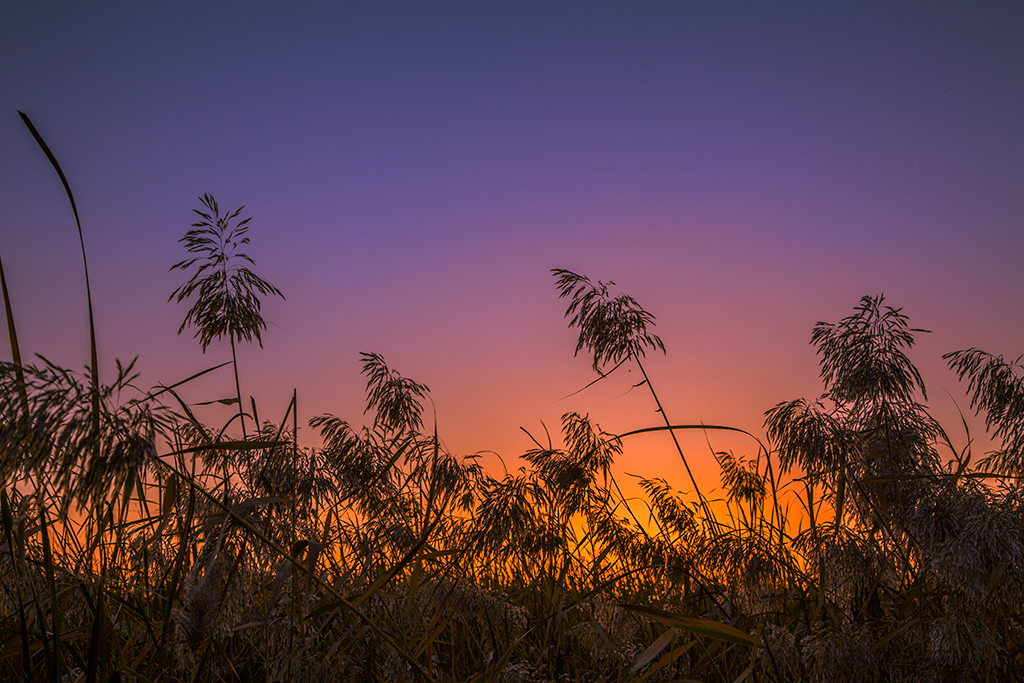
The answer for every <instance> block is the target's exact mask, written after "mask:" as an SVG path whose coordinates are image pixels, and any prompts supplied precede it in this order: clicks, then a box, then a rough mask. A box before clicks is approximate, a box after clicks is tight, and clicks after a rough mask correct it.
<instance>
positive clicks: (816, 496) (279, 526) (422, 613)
mask: <svg viewBox="0 0 1024 683" xmlns="http://www.w3.org/2000/svg"><path fill="white" fill-rule="evenodd" d="M22 118H23V120H24V123H25V124H26V127H27V128H28V130H29V132H30V133H31V134H32V135H33V136H34V137H35V139H36V141H37V142H38V144H39V146H40V149H41V151H42V153H44V154H45V155H46V156H47V158H48V159H49V160H50V162H51V164H52V165H53V167H54V169H55V170H56V171H57V173H58V175H59V176H60V178H61V180H62V182H63V184H64V187H65V189H66V191H67V198H68V199H69V200H70V203H71V206H72V209H73V212H74V214H75V219H76V221H77V219H78V215H77V209H76V208H75V204H74V199H73V196H72V192H71V188H70V185H69V183H68V182H67V180H66V179H65V177H64V174H63V173H62V172H61V170H60V166H59V164H58V162H57V160H56V158H55V156H54V155H53V154H52V153H51V151H50V150H49V149H48V147H47V146H46V143H45V142H44V141H43V138H42V136H41V135H40V134H39V133H38V132H37V131H36V129H35V128H34V127H33V126H32V124H31V121H29V119H28V117H26V116H25V115H24V114H22ZM58 199H59V198H58ZM200 202H201V208H200V209H198V210H196V211H195V218H196V223H194V224H193V225H192V227H191V229H189V230H188V231H187V232H186V233H185V235H184V237H183V238H182V240H181V242H182V244H183V246H184V250H185V254H186V257H185V259H184V260H182V261H180V262H178V263H175V264H174V265H173V266H171V267H172V269H173V270H176V271H181V274H182V279H183V281H184V283H183V284H182V286H181V287H180V288H179V289H177V290H176V291H175V292H173V293H172V294H171V299H173V300H175V301H178V302H184V303H187V304H188V305H189V306H191V308H190V309H189V311H188V313H187V315H186V317H185V319H184V321H183V323H182V333H185V332H188V333H190V334H195V336H196V338H197V339H198V341H199V343H200V344H201V345H202V346H203V348H205V347H206V346H207V345H208V344H210V343H211V342H213V341H214V340H223V339H224V338H227V340H228V341H229V342H230V345H231V349H232V362H231V363H230V364H231V366H232V370H233V372H234V375H233V378H234V386H233V388H234V396H233V398H231V399H222V400H220V401H219V402H220V403H223V404H226V405H228V406H230V408H231V410H232V413H233V414H232V416H231V417H230V419H227V420H226V421H225V422H224V423H223V424H206V423H204V422H202V421H201V420H200V419H198V417H197V416H196V412H195V411H194V408H195V404H192V405H190V404H188V403H186V402H185V401H184V400H182V399H181V397H180V395H179V392H178V389H179V388H180V387H181V386H182V385H185V384H187V383H188V382H190V381H194V380H195V379H196V377H193V378H187V379H184V380H182V381H180V382H178V383H177V384H173V385H161V386H157V387H154V388H140V387H137V386H136V384H135V380H136V375H135V374H134V372H133V368H132V364H131V363H126V364H124V365H121V364H118V366H117V368H116V372H113V373H111V372H110V371H109V369H108V371H107V374H108V375H111V374H112V375H115V377H114V379H113V381H111V382H110V383H109V384H108V383H104V382H101V381H100V378H99V377H98V373H97V372H96V368H97V360H96V347H95V337H96V331H95V330H93V329H91V330H90V335H91V339H92V340H93V341H92V355H91V361H90V364H89V366H88V368H87V370H86V371H85V372H84V373H79V372H74V371H71V370H69V369H67V368H66V367H63V366H61V365H58V364H56V363H53V362H50V361H48V360H46V359H43V358H36V359H26V358H23V357H22V355H21V352H20V349H19V347H18V342H17V326H16V325H15V320H16V318H17V313H18V301H11V300H10V299H9V297H8V292H7V283H6V281H3V277H2V275H3V273H2V264H0V281H2V282H0V284H2V286H3V297H4V302H5V306H6V309H5V310H6V320H7V330H8V333H9V338H10V348H11V356H12V362H3V363H0V384H2V387H0V416H2V419H0V477H2V482H0V483H2V486H0V512H2V528H0V680H3V681H49V682H52V683H62V682H65V681H68V682H70V681H88V682H90V683H91V682H92V681H102V682H107V681H121V682H128V681H153V682H156V681H167V682H174V683H177V682H182V683H185V682H190V681H196V682H199V681H201V682H204V683H205V682H214V681H317V682H318V683H320V682H322V683H328V682H333V681H432V682H438V683H440V682H445V683H455V682H461V681H465V682H470V681H472V682H479V683H482V682H485V681H487V682H499V683H513V682H515V683H542V682H543V683H548V682H551V683H554V682H560V681H594V682H597V681H609V682H611V681H615V682H625V681H636V682H637V683H639V682H640V681H652V682H653V681H705V682H708V683H711V682H715V683H726V682H728V683H733V682H735V683H740V682H742V681H774V682H779V683H781V682H787V681H811V682H815V683H818V682H820V683H829V682H837V683H842V682H846V681H849V682H850V683H862V682H869V681H870V682H874V681H879V682H881V681H891V682H893V683H896V682H902V681H907V682H911V681H924V682H935V683H939V682H944V681H950V682H952V681H1018V680H1024V652H1022V646H1024V623H1022V614H1024V609H1022V605H1024V586H1022V578H1024V574H1022V570H1024V488H1022V486H1021V483H1020V482H1021V476H1022V475H1024V382H1022V379H1021V372H1022V370H1024V367H1022V366H1021V363H1020V359H1019V358H1018V359H1016V360H1013V361H1008V360H1005V359H1003V358H1002V357H998V356H993V355H990V354H988V353H986V352H984V351H981V350H978V349H968V350H962V351H955V352H952V353H949V354H947V355H946V356H945V359H946V361H947V362H948V364H949V366H950V367H951V368H952V369H953V370H955V371H956V373H958V374H959V376H960V378H961V380H962V381H963V383H964V384H965V387H966V390H967V392H968V395H969V397H970V402H971V408H972V409H974V410H976V411H977V412H978V413H979V415H981V416H982V418H983V419H984V421H985V424H986V427H987V428H988V430H989V432H990V434H991V435H992V437H993V438H994V440H995V444H996V446H995V448H996V450H994V451H992V452H989V453H984V454H978V453H972V450H971V444H970V441H969V439H968V440H967V441H965V442H964V443H955V442H954V441H953V440H952V439H951V438H950V437H949V436H948V435H947V431H946V430H945V429H944V428H943V426H942V425H940V424H939V423H938V422H937V421H936V420H935V419H934V418H933V417H932V416H931V415H930V414H929V411H928V407H927V404H926V403H925V401H926V399H927V394H926V389H925V385H924V381H923V380H922V377H921V375H920V374H919V372H918V370H917V369H916V367H915V366H914V365H913V363H912V362H911V360H910V358H909V355H908V353H909V352H910V350H911V348H912V346H913V344H914V340H915V334H918V333H920V332H921V330H916V329H914V328H912V327H911V326H910V319H909V317H908V316H907V315H906V314H905V313H904V312H903V311H902V310H901V309H899V308H894V307H891V306H890V305H888V304H887V302H886V301H885V300H884V298H883V297H882V296H865V297H864V298H863V299H861V300H860V301H859V302H851V303H853V304H854V306H853V308H852V310H850V311H839V312H837V316H836V317H837V320H838V322H818V323H817V324H815V325H813V326H812V325H809V327H810V328H811V335H810V341H811V344H812V345H813V347H814V349H815V350H816V352H817V354H818V357H819V360H820V366H821V380H822V390H821V395H820V396H817V397H808V398H798V399H796V400H787V401H784V402H780V403H778V404H777V405H775V406H774V407H773V408H771V409H770V410H768V411H767V413H766V414H765V421H764V424H763V425H753V426H751V425H747V426H746V427H745V429H746V430H749V431H744V429H741V428H740V427H735V426H729V425H721V426H714V425H686V424H676V423H673V422H672V421H671V420H670V419H669V415H670V414H671V406H664V405H662V403H661V399H660V397H659V395H658V393H657V387H658V378H657V377H650V376H648V375H647V371H646V369H645V366H644V360H645V358H646V357H647V354H653V353H659V352H662V351H664V349H665V345H664V343H663V341H662V340H661V339H660V338H659V337H658V336H657V334H656V333H655V318H654V316H653V315H652V314H650V313H648V312H647V311H646V310H644V309H643V308H642V307H641V306H640V304H639V303H638V302H637V301H635V300H634V299H633V298H631V297H629V296H628V295H625V294H615V293H613V292H612V291H611V290H610V289H609V286H608V283H604V282H601V281H596V280H590V279H588V278H587V277H584V276H582V275H579V274H576V273H573V272H570V271H567V270H554V271H552V275H553V284H554V285H555V286H554V289H553V291H552V296H553V297H554V296H558V297H561V299H562V301H563V302H564V304H565V307H566V310H565V319H566V322H567V324H568V325H569V326H570V327H571V328H572V329H573V330H575V331H577V332H578V334H579V337H578V344H577V347H576V349H575V351H576V353H578V354H581V355H586V356H587V357H588V358H590V359H591V360H592V363H593V369H594V371H595V373H596V374H595V378H596V379H595V381H600V379H601V378H602V377H603V376H604V375H606V374H608V373H610V372H614V371H615V369H616V368H618V367H619V366H621V365H629V366H630V367H632V368H633V369H635V370H637V371H638V372H639V373H640V376H642V377H643V382H642V384H641V385H640V387H639V389H640V390H642V391H647V392H650V395H651V398H652V399H653V401H654V402H655V404H656V405H657V408H658V415H659V419H662V418H663V419H662V421H661V422H659V423H656V424H651V425H649V426H648V427H647V428H646V429H643V430H638V431H637V432H631V433H629V434H618V435H615V434H608V433H605V432H604V431H602V430H601V429H600V427H599V426H598V425H596V424H595V423H594V422H593V421H592V420H591V419H590V418H589V417H588V416H587V415H584V414H577V413H567V414H566V415H564V416H563V418H562V423H561V434H560V435H553V436H552V437H549V438H548V437H546V438H545V439H538V440H537V441H536V442H535V444H534V445H535V448H533V449H531V450H529V451H528V452H526V453H523V454H522V455H521V461H520V462H517V463H514V464H511V463H510V466H509V468H508V471H507V472H504V473H498V472H493V471H488V470H485V469H484V468H483V467H482V466H481V464H480V463H479V458H478V457H475V456H468V457H460V456H457V455H454V454H452V453H449V452H447V451H446V450H445V448H444V447H443V446H442V445H441V444H442V441H441V439H440V438H439V434H440V433H441V432H442V431H443V429H444V425H443V424H441V425H439V424H435V423H434V422H433V421H432V418H431V417H430V416H431V415H432V412H430V411H429V410H428V411H425V410H424V408H425V406H428V405H429V401H430V398H429V389H428V388H427V386H426V385H425V384H421V383H420V382H418V381H414V380H413V379H410V378H407V377H404V376H402V375H400V374H399V373H397V372H396V371H395V370H394V369H393V367H392V366H391V365H389V364H388V361H387V360H386V359H385V358H383V357H382V356H380V355H378V354H375V353H364V354H362V356H361V363H362V369H363V375H364V378H365V381H366V406H367V415H368V418H367V420H368V426H366V427H357V426H353V424H351V423H350V422H348V421H347V420H346V419H344V418H343V417H336V416H334V415H328V414H325V415H320V416H318V417H315V418H313V419H312V420H310V421H309V426H310V427H311V428H312V429H314V430H315V431H316V432H317V433H318V434H319V436H320V442H321V443H322V446H318V447H308V446H300V445H299V444H298V441H297V439H296V434H297V432H298V428H299V424H298V420H297V418H296V411H295V405H296V399H297V397H295V396H293V398H292V402H291V403H290V405H289V408H288V410H287V411H286V413H285V414H284V415H283V416H267V415H262V414H260V413H259V410H258V406H257V405H256V403H255V402H254V401H252V400H251V399H249V398H247V397H245V396H243V395H242V393H241V391H240V390H239V382H238V373H239V372H240V371H241V372H243V373H244V372H245V371H246V368H245V367H242V368H239V367H238V364H237V362H234V360H235V347H236V345H237V344H240V343H251V342H253V341H255V342H257V343H260V342H261V339H260V333H261V331H263V330H264V329H265V323H264V321H263V318H262V316H261V314H260V306H261V301H262V300H265V299H266V298H267V297H277V296H283V295H282V293H281V292H280V291H279V290H277V288H276V287H274V286H273V285H272V284H270V283H269V282H267V281H266V280H264V279H262V278H260V277H259V276H258V275H256V274H255V272H254V271H253V270H252V269H251V268H255V264H254V263H253V262H252V260H251V259H250V258H249V257H248V256H247V255H246V254H245V253H244V247H245V245H246V244H247V243H248V235H247V230H248V219H247V218H244V217H242V216H241V215H240V213H239V211H240V210H236V211H222V209H221V207H220V206H218V204H217V202H216V200H215V199H214V197H213V196H211V195H204V196H203V197H201V198H200ZM78 230H79V236H80V238H81V239H82V245H83V250H82V253H83V265H84V266H85V268H86V288H87V290H88V264H87V263H86V262H85V248H84V245H85V240H84V237H85V236H84V235H83V234H82V231H81V226H80V225H79V226H78ZM4 255H6V254H4ZM169 261H173V259H169ZM87 295H90V294H89V292H88V291H87ZM90 296H91V295H90ZM89 307H90V316H89V320H90V327H91V326H92V311H91V299H90V303H89ZM844 314H845V316H844ZM552 324H556V321H552ZM566 351H567V353H568V349H567V350H566ZM213 369H216V368H211V370H213ZM207 372H209V371H207ZM201 374H205V373H201ZM296 379H297V380H300V379H301V378H296ZM297 384H298V385H300V386H301V382H300V381H297ZM782 398H786V397H782ZM268 417H272V418H273V419H268ZM356 417H358V416H356ZM956 427H957V432H958V433H959V432H960V431H961V430H962V429H964V428H966V421H965V422H964V423H963V424H962V425H960V424H958V425H956ZM683 430H706V431H709V432H710V431H716V430H718V431H722V430H724V431H732V432H741V433H744V434H747V435H748V436H749V439H750V440H749V443H750V444H751V447H750V449H749V450H748V451H747V452H743V453H733V452H723V453H717V454H715V457H716V458H717V460H718V463H719V465H720V467H721V481H722V483H723V487H724V493H722V500H712V499H711V498H709V492H707V491H702V490H701V488H700V487H699V486H698V483H697V481H696V479H695V478H694V477H693V475H692V474H691V473H690V465H689V463H688V462H687V456H686V455H685V454H684V452H683V449H682V448H679V444H678V442H676V443H675V448H676V449H677V450H678V455H679V457H680V458H681V459H682V462H683V464H684V465H685V471H686V472H687V473H688V477H687V478H686V479H685V480H682V481H673V482H668V481H664V480H662V479H643V480H641V481H640V487H641V489H642V491H643V493H644V498H643V500H642V501H637V500H631V501H630V502H629V504H627V500H626V496H625V495H624V494H623V492H622V489H621V488H620V485H619V482H617V481H616V478H615V476H614V474H613V469H612V465H613V463H614V462H615V459H616V458H617V457H618V456H619V455H621V453H622V449H623V440H625V439H628V438H630V437H631V436H632V435H633V434H636V433H639V432H647V431H655V432H659V434H658V436H659V438H664V439H665V440H666V442H673V441H675V439H676V438H677V434H678V433H679V432H680V431H683ZM762 432H763V433H765V434H766V438H765V439H758V438H757V436H755V433H762ZM704 457H709V456H704Z"/></svg>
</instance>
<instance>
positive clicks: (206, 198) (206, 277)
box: [167, 194, 284, 436]
mask: <svg viewBox="0 0 1024 683" xmlns="http://www.w3.org/2000/svg"><path fill="white" fill-rule="evenodd" d="M199 200H200V201H201V202H202V203H203V206H204V207H205V208H206V211H203V210H200V209H193V213H195V214H196V215H197V216H199V218H200V219H202V220H199V221H197V222H195V223H193V224H192V229H191V230H189V231H188V232H186V233H185V236H184V237H182V238H181V239H180V240H178V241H179V242H182V243H183V244H184V245H185V250H186V251H188V253H190V254H197V256H193V257H191V258H187V259H184V260H182V261H179V262H178V263H175V264H174V265H173V266H171V270H183V271H187V270H189V269H190V268H192V267H193V266H194V265H196V264H197V263H198V267H197V268H196V270H195V272H194V273H192V276H191V277H190V278H189V279H188V281H187V282H186V283H185V284H183V285H181V286H180V287H178V288H177V289H176V290H174V291H173V292H172V293H171V296H170V297H169V298H168V299H167V300H168V301H171V300H176V301H177V302H179V303H180V302H182V301H184V300H186V299H189V298H191V297H192V296H193V295H196V300H195V303H193V304H192V308H190V309H189V310H188V313H186V314H185V319H184V321H182V323H181V327H180V328H178V334H181V333H182V332H183V331H184V330H185V328H186V327H188V326H189V325H192V326H195V328H196V333H195V337H197V338H198V339H199V343H200V345H202V348H203V352H204V353H205V352H206V347H207V346H209V345H210V343H211V342H213V340H214V339H220V338H222V337H227V338H228V340H229V341H230V342H231V360H232V363H233V364H234V369H235V392H236V394H237V400H238V419H239V421H240V422H241V426H242V434H243V436H244V435H245V413H244V410H243V409H242V391H241V388H240V386H239V383H238V357H237V354H236V353H235V341H236V340H238V341H245V342H251V341H252V340H253V338H255V339H256V342H257V343H258V344H259V345H260V346H261V347H262V346H263V340H262V338H261V336H260V334H261V332H262V331H263V330H265V329H267V323H266V322H265V321H264V320H263V315H262V313H261V302H260V297H261V296H269V295H275V296H279V297H281V298H282V299H283V298H284V295H283V294H282V293H281V291H280V290H279V289H278V288H277V287H275V286H274V285H272V284H270V283H269V282H267V281H266V280H264V279H263V278H261V277H259V276H258V275H256V274H255V273H253V272H252V271H251V270H249V268H248V267H247V266H246V265H245V263H249V264H253V265H255V262H254V261H253V260H252V258H250V257H249V255H248V254H246V253H245V252H243V251H240V247H244V246H245V245H247V244H249V238H248V237H247V236H246V233H247V232H248V231H249V221H250V220H251V218H243V219H242V220H240V221H238V222H237V223H235V224H234V225H232V221H234V220H235V219H236V218H238V216H239V214H240V213H241V212H242V209H243V208H245V207H239V208H237V209H235V210H234V211H232V212H230V213H228V214H226V215H224V216H221V215H220V209H219V207H218V206H217V200H216V199H214V198H213V196H212V195H209V194H204V195H203V196H202V197H200V198H199Z"/></svg>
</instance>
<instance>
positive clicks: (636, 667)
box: [629, 627, 679, 676]
mask: <svg viewBox="0 0 1024 683" xmlns="http://www.w3.org/2000/svg"><path fill="white" fill-rule="evenodd" d="M678 632H679V630H678V629H677V628H675V627H672V628H669V630H667V631H665V632H664V633H662V634H661V637H659V638H658V639H657V640H655V641H654V642H653V643H651V646H650V647H648V648H647V649H646V650H644V652H643V654H641V655H640V656H639V657H638V658H637V660H636V661H635V662H634V663H633V668H631V669H630V670H629V675H630V676H632V675H633V674H635V673H636V672H637V671H640V669H642V668H644V667H645V666H647V665H648V664H650V663H651V662H652V661H653V660H654V658H655V657H657V656H658V655H659V654H661V651H662V650H664V649H665V648H666V647H668V646H669V644H670V643H671V642H672V639H673V638H675V637H676V634H677V633H678Z"/></svg>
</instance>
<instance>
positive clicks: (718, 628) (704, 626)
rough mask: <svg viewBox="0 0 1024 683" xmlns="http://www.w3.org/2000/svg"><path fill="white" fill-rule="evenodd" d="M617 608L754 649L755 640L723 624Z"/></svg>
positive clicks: (640, 608)
mask: <svg viewBox="0 0 1024 683" xmlns="http://www.w3.org/2000/svg"><path fill="white" fill-rule="evenodd" d="M619 607H622V608H623V609H626V610H629V611H630V612H635V613H637V614H640V615H643V616H645V617H647V618H648V619H653V620H654V621H657V622H658V623H659V624H665V625H666V626H675V627H676V628H680V629H683V630H684V631H690V632H692V633H697V634H699V635H702V636H707V637H709V638H714V639H715V640H725V641H728V642H730V643H737V644H739V645H747V646H749V647H755V646H756V645H757V640H755V639H754V638H752V637H751V636H749V635H747V634H746V633H744V632H743V631H741V630H739V629H738V628H735V627H733V626H729V625H728V624H723V623H721V622H719V621H712V620H710V619H698V618H696V617H684V616H681V615H678V614H673V613H671V612H666V611H664V610H660V609H655V608H653V607H643V606H641V605H627V604H625V603H619Z"/></svg>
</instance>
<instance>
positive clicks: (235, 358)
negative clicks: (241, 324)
mask: <svg viewBox="0 0 1024 683" xmlns="http://www.w3.org/2000/svg"><path fill="white" fill-rule="evenodd" d="M228 339H230V340H231V365H232V366H233V367H234V369H235V395H236V396H237V397H238V421H239V422H240V423H242V441H248V440H249V437H248V436H246V434H245V411H244V410H242V389H241V386H240V385H239V384H238V356H237V355H236V354H235V335H233V334H229V335H228ZM257 427H259V425H257Z"/></svg>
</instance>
